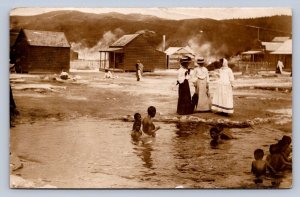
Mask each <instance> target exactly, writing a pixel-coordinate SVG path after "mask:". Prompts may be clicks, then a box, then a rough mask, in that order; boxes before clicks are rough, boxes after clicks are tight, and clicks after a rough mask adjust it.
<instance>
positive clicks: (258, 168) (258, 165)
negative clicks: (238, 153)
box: [251, 149, 267, 178]
mask: <svg viewBox="0 0 300 197" xmlns="http://www.w3.org/2000/svg"><path fill="white" fill-rule="evenodd" d="M263 157H264V151H263V150H262V149H256V150H255V151H254V158H255V160H254V161H252V165H251V172H252V173H253V174H254V175H255V176H256V177H257V178H260V177H261V176H263V175H265V174H266V171H267V163H266V161H264V160H263Z"/></svg>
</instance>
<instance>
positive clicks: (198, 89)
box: [193, 58, 211, 112]
mask: <svg viewBox="0 0 300 197" xmlns="http://www.w3.org/2000/svg"><path fill="white" fill-rule="evenodd" d="M197 64H198V65H199V66H198V67H196V68H195V69H194V75H193V81H194V85H195V94H198V103H197V104H196V107H195V109H194V110H197V111H201V112H203V111H210V105H211V101H210V98H209V87H208V84H209V74H208V70H207V68H206V67H205V66H204V58H199V59H197Z"/></svg>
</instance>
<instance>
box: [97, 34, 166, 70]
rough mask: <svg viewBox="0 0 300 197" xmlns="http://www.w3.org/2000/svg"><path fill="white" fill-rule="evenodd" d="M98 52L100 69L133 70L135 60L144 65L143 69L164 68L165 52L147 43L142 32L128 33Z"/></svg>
mask: <svg viewBox="0 0 300 197" xmlns="http://www.w3.org/2000/svg"><path fill="white" fill-rule="evenodd" d="M99 52H100V69H107V68H113V69H119V70H123V71H135V70H136V66H135V65H136V63H137V60H140V61H141V63H142V64H143V65H144V71H154V69H166V68H167V67H166V54H165V53H164V52H161V51H158V50H156V49H155V48H154V47H153V46H151V45H149V43H148V42H147V40H146V39H145V38H144V37H143V35H142V34H128V35H124V36H122V37H121V38H120V39H118V40H117V41H115V42H114V43H113V44H112V45H110V46H109V48H106V49H102V50H100V51H99Z"/></svg>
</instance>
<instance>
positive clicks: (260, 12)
mask: <svg viewBox="0 0 300 197" xmlns="http://www.w3.org/2000/svg"><path fill="white" fill-rule="evenodd" d="M57 10H77V11H81V12H88V13H95V14H101V13H108V12H119V13H123V14H131V13H139V14H144V15H154V16H157V17H160V18H166V19H173V20H181V19H191V18H211V19H216V20H222V19H232V18H253V17H262V16H273V15H292V10H291V9H290V8H285V7H281V8H280V7H276V8H272V7H259V8H245V7H244V8H242V7H232V8H43V7H30V8H29V7H28V8H15V9H13V10H12V11H11V13H10V14H11V15H23V16H30V15H37V14H41V13H46V12H49V11H57Z"/></svg>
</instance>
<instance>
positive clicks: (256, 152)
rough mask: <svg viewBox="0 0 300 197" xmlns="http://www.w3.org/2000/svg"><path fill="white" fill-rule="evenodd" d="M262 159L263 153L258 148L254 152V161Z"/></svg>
mask: <svg viewBox="0 0 300 197" xmlns="http://www.w3.org/2000/svg"><path fill="white" fill-rule="evenodd" d="M263 157H264V151H263V150H262V149H260V148H259V149H256V150H255V151H254V158H255V159H256V160H258V159H262V158H263Z"/></svg>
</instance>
